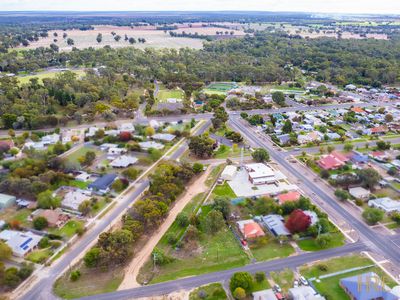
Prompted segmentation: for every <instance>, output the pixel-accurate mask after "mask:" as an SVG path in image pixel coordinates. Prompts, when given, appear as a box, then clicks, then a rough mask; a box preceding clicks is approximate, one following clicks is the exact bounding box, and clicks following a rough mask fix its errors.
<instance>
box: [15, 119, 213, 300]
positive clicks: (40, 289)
mask: <svg viewBox="0 0 400 300" xmlns="http://www.w3.org/2000/svg"><path fill="white" fill-rule="evenodd" d="M210 124H211V121H207V122H205V123H204V124H203V125H201V127H200V128H199V129H198V130H197V131H196V133H195V134H196V135H197V134H202V133H204V132H205V131H206V130H207V128H208V127H209V126H210ZM186 149H187V143H185V142H184V143H182V145H180V146H179V147H178V149H176V150H175V151H174V152H173V153H172V154H171V155H170V156H169V158H170V159H172V160H176V159H177V158H179V157H180V156H181V155H182V154H183V153H184V152H185V151H186ZM148 186H149V181H148V180H147V179H144V180H142V181H141V182H139V183H138V184H137V186H136V187H135V188H134V189H132V191H131V192H129V193H128V194H127V195H126V196H124V197H123V198H121V199H120V200H119V202H118V203H117V205H116V206H115V208H114V209H112V210H111V211H110V212H108V213H107V214H106V215H105V216H104V217H103V218H101V219H100V220H99V221H98V223H97V224H96V225H95V227H93V228H92V229H91V230H89V231H88V232H87V233H86V234H85V235H84V236H83V237H82V238H80V239H79V240H78V241H77V242H76V243H75V244H74V246H73V247H72V248H71V249H70V250H69V251H68V252H67V253H66V254H64V255H63V256H62V257H61V258H59V259H58V260H56V261H55V262H54V263H53V265H51V266H50V267H48V268H44V269H43V270H41V272H40V274H39V275H40V276H42V277H41V279H40V280H39V281H38V282H37V283H36V284H35V285H34V286H33V287H31V288H30V289H29V291H27V293H25V295H24V296H22V297H21V298H20V299H22V300H30V299H40V300H45V299H46V300H47V299H55V298H56V297H55V296H54V295H53V293H52V286H53V283H54V281H55V280H56V279H57V278H58V277H59V276H60V275H61V274H63V272H64V271H65V270H66V269H67V268H68V267H69V266H70V264H71V262H73V261H74V259H75V258H76V257H79V256H80V255H81V254H82V253H84V252H85V250H86V249H87V248H88V247H90V246H91V245H92V244H93V243H94V242H95V241H96V240H97V237H98V236H99V235H100V233H102V232H103V231H106V230H107V228H108V227H109V224H111V223H112V222H113V221H114V220H115V219H117V218H118V217H119V216H120V215H121V214H122V213H123V212H124V211H125V210H127V209H128V207H130V206H131V205H132V203H133V200H135V199H137V198H138V197H139V196H140V194H141V193H143V192H144V191H145V190H146V189H147V188H148Z"/></svg>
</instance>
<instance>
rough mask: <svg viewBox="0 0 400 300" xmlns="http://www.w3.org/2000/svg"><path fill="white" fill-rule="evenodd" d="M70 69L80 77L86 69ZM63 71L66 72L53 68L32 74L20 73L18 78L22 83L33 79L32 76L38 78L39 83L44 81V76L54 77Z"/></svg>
mask: <svg viewBox="0 0 400 300" xmlns="http://www.w3.org/2000/svg"><path fill="white" fill-rule="evenodd" d="M68 71H71V72H73V73H75V74H76V75H77V76H78V77H82V76H84V75H85V71H84V70H68ZM62 72H64V70H59V69H53V70H47V71H43V72H38V73H35V74H30V75H20V76H17V78H18V81H19V83H20V84H24V83H28V82H29V80H31V79H32V78H38V80H39V83H42V82H43V79H44V78H54V77H56V76H57V75H58V74H60V73H62Z"/></svg>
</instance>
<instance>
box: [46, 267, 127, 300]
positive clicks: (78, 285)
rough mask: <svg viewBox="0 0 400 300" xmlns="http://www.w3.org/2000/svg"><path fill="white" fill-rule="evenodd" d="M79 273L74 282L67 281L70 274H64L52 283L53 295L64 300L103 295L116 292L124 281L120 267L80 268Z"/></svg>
mask: <svg viewBox="0 0 400 300" xmlns="http://www.w3.org/2000/svg"><path fill="white" fill-rule="evenodd" d="M80 271H81V277H80V278H79V279H78V280H77V281H75V282H73V281H71V280H70V279H69V276H70V272H65V273H64V275H63V276H62V277H61V278H59V279H58V280H57V281H56V282H55V283H54V287H53V291H54V293H55V294H56V295H57V296H59V297H61V298H64V299H74V298H81V297H85V296H90V295H96V294H104V293H108V292H113V291H115V290H117V289H118V287H119V285H120V284H121V282H122V280H123V279H124V270H123V268H122V267H115V268H114V269H113V270H106V269H104V270H101V269H95V270H87V269H86V268H84V267H82V269H81V270H80Z"/></svg>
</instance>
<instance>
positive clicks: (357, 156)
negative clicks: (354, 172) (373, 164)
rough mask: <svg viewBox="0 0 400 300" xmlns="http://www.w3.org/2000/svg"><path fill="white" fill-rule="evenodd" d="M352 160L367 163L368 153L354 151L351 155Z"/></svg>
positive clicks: (356, 162)
mask: <svg viewBox="0 0 400 300" xmlns="http://www.w3.org/2000/svg"><path fill="white" fill-rule="evenodd" d="M350 160H351V162H352V163H354V164H365V163H367V162H368V155H365V154H362V153H360V152H356V151H354V152H353V153H352V154H351V156H350Z"/></svg>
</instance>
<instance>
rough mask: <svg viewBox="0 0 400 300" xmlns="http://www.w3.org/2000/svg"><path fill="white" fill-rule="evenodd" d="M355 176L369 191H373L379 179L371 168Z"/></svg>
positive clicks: (360, 171)
mask: <svg viewBox="0 0 400 300" xmlns="http://www.w3.org/2000/svg"><path fill="white" fill-rule="evenodd" d="M357 175H358V177H359V178H360V179H361V181H362V184H363V185H364V186H365V187H367V188H370V189H374V187H375V185H377V184H378V182H379V180H380V179H381V176H380V175H379V173H378V172H377V171H376V170H374V169H372V168H367V169H362V170H359V171H358V172H357Z"/></svg>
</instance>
